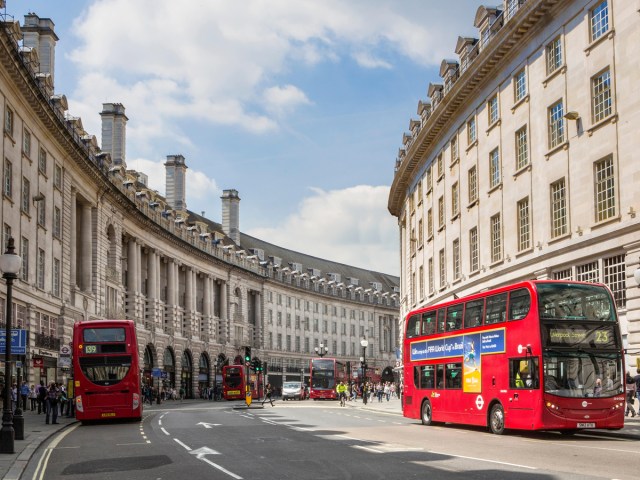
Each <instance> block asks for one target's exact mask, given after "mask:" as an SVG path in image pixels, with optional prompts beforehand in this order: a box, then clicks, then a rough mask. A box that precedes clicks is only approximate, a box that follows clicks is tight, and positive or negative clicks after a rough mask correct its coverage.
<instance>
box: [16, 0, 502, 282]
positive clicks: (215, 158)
mask: <svg viewBox="0 0 640 480" xmlns="http://www.w3.org/2000/svg"><path fill="white" fill-rule="evenodd" d="M497 3H500V2H499V0H494V2H493V3H490V4H489V5H492V6H495V4H497ZM482 4H483V3H482V2H481V1H478V0H453V1H449V2H442V1H441V0H438V1H435V0H243V1H242V2H239V1H237V0H182V1H178V2H176V1H169V0H134V1H132V0H26V1H22V0H20V1H19V0H7V2H6V10H5V11H6V13H7V14H9V15H12V16H13V17H14V18H15V19H16V20H19V21H20V23H21V24H22V23H23V21H24V15H25V14H26V13H28V12H33V13H35V14H37V15H38V16H39V17H40V18H50V19H51V20H52V21H53V22H54V24H55V32H56V34H57V36H58V37H59V41H58V43H57V46H56V53H55V55H56V62H55V79H54V82H55V91H56V93H58V94H64V95H66V97H67V99H68V102H69V113H70V114H71V115H73V116H76V117H81V119H82V123H83V126H84V128H85V130H86V131H87V132H88V133H90V134H92V135H95V136H96V137H97V139H98V142H99V144H100V142H101V139H100V131H101V123H100V122H101V120H100V115H99V113H100V111H101V110H102V104H103V103H122V104H123V105H124V107H125V109H126V115H127V117H128V119H129V120H128V123H127V133H126V135H127V145H126V163H127V167H128V168H130V169H135V170H138V171H141V172H144V173H145V174H147V175H148V177H149V185H148V186H149V188H151V189H153V190H157V191H158V192H159V193H160V194H162V195H164V194H165V167H164V162H165V161H166V157H167V155H175V154H181V155H183V156H184V157H185V160H186V164H187V166H188V170H187V197H186V202H187V208H188V209H189V210H191V211H193V212H196V213H201V212H205V216H206V217H207V218H209V219H211V220H213V221H215V222H218V223H221V218H222V211H221V201H220V196H221V195H222V191H223V190H225V189H235V190H237V191H238V193H239V196H240V198H241V202H240V230H241V231H242V232H243V233H245V234H248V235H251V236H254V237H257V238H259V239H261V240H264V241H267V242H270V243H273V244H276V245H279V246H282V247H285V248H289V249H292V250H295V251H298V252H302V253H305V254H309V255H313V256H316V257H321V258H325V259H329V260H334V261H337V262H340V263H345V264H348V265H352V266H356V267H360V268H365V269H369V270H373V271H377V272H382V273H388V274H392V275H399V272H400V266H399V265H400V248H399V229H398V223H397V218H395V217H392V216H391V214H390V213H389V211H388V210H387V201H388V195H389V188H390V185H391V183H392V181H393V175H394V166H395V159H396V157H397V153H398V149H399V148H400V147H401V146H402V134H403V133H404V132H406V131H407V130H408V128H409V121H410V119H412V118H417V116H418V115H417V105H418V102H419V101H420V100H426V99H427V88H428V85H429V83H430V82H433V83H439V82H440V81H441V78H440V77H439V68H440V63H441V62H442V60H443V59H445V58H447V59H451V58H454V59H455V58H456V55H455V45H456V41H457V38H458V36H477V30H476V29H475V28H474V26H473V21H474V17H475V13H476V10H477V9H478V7H479V6H480V5H482ZM445 6H446V7H445Z"/></svg>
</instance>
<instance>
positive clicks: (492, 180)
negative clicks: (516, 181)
mask: <svg viewBox="0 0 640 480" xmlns="http://www.w3.org/2000/svg"><path fill="white" fill-rule="evenodd" d="M500 181H501V175H500V151H499V150H498V149H497V148H496V149H494V150H492V151H491V153H490V154H489V187H490V188H494V187H497V186H498V185H500Z"/></svg>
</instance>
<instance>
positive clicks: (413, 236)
mask: <svg viewBox="0 0 640 480" xmlns="http://www.w3.org/2000/svg"><path fill="white" fill-rule="evenodd" d="M413 217H414V216H413V215H411V223H413ZM410 241H411V248H410V249H409V251H410V252H411V255H415V254H416V243H417V241H418V240H417V238H416V229H415V228H412V229H411V238H410Z"/></svg>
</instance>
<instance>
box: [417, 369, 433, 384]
mask: <svg viewBox="0 0 640 480" xmlns="http://www.w3.org/2000/svg"><path fill="white" fill-rule="evenodd" d="M420 368H421V369H422V375H421V376H420V388H433V385H434V380H435V378H434V376H433V373H434V372H433V365H423V366H422V367H420Z"/></svg>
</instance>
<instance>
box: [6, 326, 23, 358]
mask: <svg viewBox="0 0 640 480" xmlns="http://www.w3.org/2000/svg"><path fill="white" fill-rule="evenodd" d="M6 350H7V343H6V333H5V331H4V329H2V330H0V354H2V355H4V354H5V352H6ZM26 353H27V331H26V330H20V329H17V328H15V329H13V330H11V355H26Z"/></svg>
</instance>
